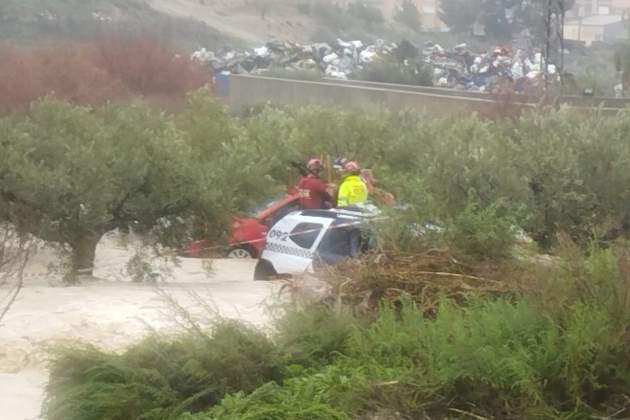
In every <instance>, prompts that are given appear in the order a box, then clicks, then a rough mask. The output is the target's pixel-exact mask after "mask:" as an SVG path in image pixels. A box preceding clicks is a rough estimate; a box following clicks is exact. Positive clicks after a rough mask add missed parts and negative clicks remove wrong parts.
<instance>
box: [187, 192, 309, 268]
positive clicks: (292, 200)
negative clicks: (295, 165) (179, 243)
mask: <svg viewBox="0 0 630 420" xmlns="http://www.w3.org/2000/svg"><path fill="white" fill-rule="evenodd" d="M299 209H300V196H299V193H298V192H297V191H292V192H291V193H289V194H288V195H287V196H285V197H284V198H282V199H281V200H279V201H276V202H275V203H273V204H271V205H270V206H269V207H267V208H265V209H264V210H262V211H261V212H260V213H258V214H257V215H256V216H254V217H236V218H235V219H234V222H233V223H232V235H231V237H230V254H229V256H230V257H233V258H247V257H252V258H258V256H259V255H260V254H261V253H262V251H263V249H264V248H265V245H266V237H267V231H268V230H269V228H270V227H271V226H273V225H274V224H275V223H276V222H277V221H278V220H280V218H282V217H283V216H284V215H286V214H288V213H290V212H292V211H295V210H299ZM208 246H209V243H208V242H207V241H205V240H200V241H195V242H192V243H191V244H190V245H189V247H188V252H187V254H188V256H190V257H194V258H199V257H201V256H203V254H204V251H205V250H206V249H207V248H208Z"/></svg>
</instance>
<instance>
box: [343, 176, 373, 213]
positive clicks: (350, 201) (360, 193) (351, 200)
mask: <svg viewBox="0 0 630 420" xmlns="http://www.w3.org/2000/svg"><path fill="white" fill-rule="evenodd" d="M367 199H368V189H367V186H366V185H365V182H363V180H361V177H359V176H358V175H350V176H348V177H346V178H345V179H344V180H343V181H342V182H341V185H340V186H339V194H338V197H337V207H346V206H352V205H355V204H363V203H365V202H366V201H367Z"/></svg>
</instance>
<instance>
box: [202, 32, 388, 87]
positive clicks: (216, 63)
mask: <svg viewBox="0 0 630 420" xmlns="http://www.w3.org/2000/svg"><path fill="white" fill-rule="evenodd" d="M397 48H398V45H397V44H395V43H387V42H385V41H382V40H378V41H377V42H376V43H375V44H372V45H366V44H364V43H363V42H362V41H343V40H341V39H338V40H337V41H336V42H335V43H333V44H329V43H326V42H317V43H313V44H309V45H302V44H298V43H294V42H281V41H271V42H268V43H267V44H265V45H263V46H261V47H259V48H254V49H253V50H249V51H235V50H232V49H222V50H220V51H217V52H213V51H208V50H206V49H205V48H202V49H200V50H198V51H195V52H194V53H193V54H192V56H191V59H192V60H194V61H198V62H202V63H206V64H207V65H209V66H210V67H211V69H212V70H213V72H214V73H215V74H217V73H230V74H244V73H249V74H264V73H265V72H267V71H268V70H270V69H277V68H281V69H285V70H289V71H291V70H294V71H300V70H312V71H318V72H320V73H321V74H323V75H325V76H326V77H332V78H338V79H347V78H348V77H349V76H350V75H351V74H352V73H354V72H356V71H359V70H361V69H362V68H363V66H364V65H366V64H368V63H371V62H373V61H375V60H378V59H379V58H383V59H385V58H387V57H388V56H390V55H392V52H393V51H394V50H396V49H397Z"/></svg>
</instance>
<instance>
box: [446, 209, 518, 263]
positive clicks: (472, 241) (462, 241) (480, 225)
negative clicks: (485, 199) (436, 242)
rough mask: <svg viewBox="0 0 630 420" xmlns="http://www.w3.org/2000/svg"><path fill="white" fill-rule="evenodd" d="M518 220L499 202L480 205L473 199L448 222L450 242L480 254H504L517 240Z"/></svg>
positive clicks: (448, 239) (496, 255) (502, 255)
mask: <svg viewBox="0 0 630 420" xmlns="http://www.w3.org/2000/svg"><path fill="white" fill-rule="evenodd" d="M515 233H516V232H515V231H514V220H513V219H512V218H511V217H510V216H506V215H505V211H504V210H503V209H502V208H501V206H499V205H497V204H493V205H490V206H488V207H486V208H479V206H478V205H477V204H475V203H471V204H470V205H469V206H468V207H467V208H466V209H465V210H464V211H462V212H461V213H460V214H458V215H456V216H455V218H454V219H453V220H452V221H451V222H450V223H449V224H448V225H447V228H446V237H447V241H448V243H449V244H450V245H451V246H452V247H453V248H455V249H457V250H459V251H461V252H463V253H464V254H465V255H470V256H474V257H480V258H495V259H498V258H504V257H507V256H509V255H510V254H511V251H512V247H513V245H514V243H515V241H516V236H515Z"/></svg>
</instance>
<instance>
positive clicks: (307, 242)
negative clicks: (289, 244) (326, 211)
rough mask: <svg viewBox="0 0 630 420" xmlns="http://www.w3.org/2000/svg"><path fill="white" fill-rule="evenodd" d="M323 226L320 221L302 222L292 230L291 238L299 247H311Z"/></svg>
mask: <svg viewBox="0 0 630 420" xmlns="http://www.w3.org/2000/svg"><path fill="white" fill-rule="evenodd" d="M322 227H323V226H322V225H320V224H318V223H300V224H299V225H297V226H296V227H294V228H293V230H292V231H291V234H290V237H291V240H292V241H293V242H294V243H295V244H296V245H297V246H299V247H302V248H305V249H311V247H312V246H313V244H314V243H315V241H316V240H317V237H318V236H319V233H320V232H321V231H322Z"/></svg>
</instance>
